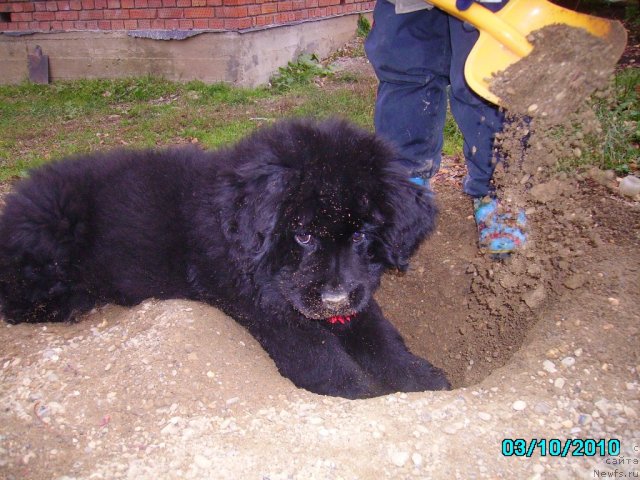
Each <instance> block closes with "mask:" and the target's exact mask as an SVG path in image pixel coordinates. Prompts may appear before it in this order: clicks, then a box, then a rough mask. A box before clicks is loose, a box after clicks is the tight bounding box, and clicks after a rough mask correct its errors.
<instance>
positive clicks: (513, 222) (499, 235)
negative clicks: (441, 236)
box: [473, 197, 527, 256]
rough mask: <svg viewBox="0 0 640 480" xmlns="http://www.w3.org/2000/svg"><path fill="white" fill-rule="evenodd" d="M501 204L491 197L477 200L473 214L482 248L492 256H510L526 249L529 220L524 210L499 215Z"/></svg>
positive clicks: (474, 201) (475, 200) (474, 202)
mask: <svg viewBox="0 0 640 480" xmlns="http://www.w3.org/2000/svg"><path fill="white" fill-rule="evenodd" d="M499 205H500V203H499V202H498V199H496V198H491V197H482V198H475V199H474V200H473V212H474V215H473V216H474V217H475V219H476V225H477V226H478V235H479V241H478V243H479V245H480V248H482V249H484V250H486V251H487V252H488V253H489V254H491V255H498V256H500V255H508V254H510V253H513V252H515V251H516V250H519V249H521V248H523V247H524V245H525V243H526V241H527V235H526V233H525V228H526V225H527V219H526V216H525V213H524V210H520V211H519V212H518V214H517V215H516V216H515V217H514V215H513V213H511V212H506V213H498V207H499Z"/></svg>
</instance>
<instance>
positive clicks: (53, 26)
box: [51, 21, 62, 30]
mask: <svg viewBox="0 0 640 480" xmlns="http://www.w3.org/2000/svg"><path fill="white" fill-rule="evenodd" d="M51 30H62V22H57V21H56V22H51Z"/></svg>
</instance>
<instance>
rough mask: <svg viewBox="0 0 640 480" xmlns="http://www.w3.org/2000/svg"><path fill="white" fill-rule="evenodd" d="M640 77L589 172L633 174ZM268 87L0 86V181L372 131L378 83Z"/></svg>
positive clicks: (156, 82) (594, 146)
mask: <svg viewBox="0 0 640 480" xmlns="http://www.w3.org/2000/svg"><path fill="white" fill-rule="evenodd" d="M639 83H640V78H639V70H638V69H629V70H627V71H625V72H623V73H622V74H620V75H619V76H618V77H617V79H616V85H615V86H614V91H615V93H616V96H615V99H614V100H613V101H610V100H609V101H605V100H602V101H600V104H598V105H597V111H598V116H599V117H600V121H601V123H602V125H603V129H602V131H603V136H604V137H605V138H604V139H602V138H589V139H586V140H585V141H586V142H587V143H589V142H590V143H589V148H588V150H589V152H588V153H589V155H591V156H590V157H589V155H585V156H584V157H585V158H587V157H589V158H590V160H589V161H591V162H593V163H595V164H597V165H599V166H604V167H606V168H614V169H616V170H617V171H618V172H620V173H623V172H624V171H626V170H631V171H633V170H635V169H637V159H638V143H640V135H639V133H638V122H639V121H640V118H639V117H640V114H639V109H638V92H637V85H638V84H639ZM272 84H273V86H272V87H271V88H269V87H261V88H254V89H247V88H237V87H233V86H231V85H228V84H213V85H211V84H204V83H202V82H189V83H176V82H170V81H167V80H163V79H159V78H153V77H141V78H129V79H122V80H82V81H74V82H59V83H55V84H53V85H44V86H43V85H34V84H30V83H23V84H20V85H16V86H0V181H6V180H8V179H11V178H14V177H20V176H24V175H26V172H27V171H28V170H29V169H30V168H33V167H35V166H38V165H41V164H43V163H45V162H47V161H50V160H53V159H57V158H60V157H63V156H66V155H73V154H78V153H86V152H90V151H93V150H103V149H109V148H114V147H130V148H143V147H157V146H164V145H172V144H180V143H196V142H197V143H199V144H201V145H203V146H204V147H208V148H215V147H219V146H222V145H226V144H229V143H232V142H234V141H236V140H238V139H239V138H241V137H242V136H244V135H246V134H247V133H249V132H250V131H252V130H253V129H255V128H257V127H258V126H260V125H263V124H265V123H269V122H271V121H274V120H276V119H278V118H282V117H291V116H313V117H317V118H325V117H330V116H339V117H343V118H347V119H349V120H351V121H354V122H356V123H358V124H359V125H361V126H363V127H365V128H368V129H370V130H373V109H374V103H375V95H376V87H377V82H376V80H375V79H374V78H371V77H364V76H362V75H361V74H357V73H345V72H342V73H335V74H334V73H332V72H331V71H330V70H329V69H327V68H326V67H324V66H322V65H321V64H320V63H319V62H318V61H317V59H316V58H314V57H313V56H308V57H301V58H300V59H299V60H298V62H294V63H290V64H288V65H287V66H285V67H283V68H282V69H280V72H279V76H278V77H276V78H274V79H273V81H272ZM461 151H462V136H461V134H460V131H459V130H458V128H457V126H456V124H455V122H454V121H453V118H452V117H451V115H450V114H448V115H447V122H446V126H445V144H444V154H445V155H454V156H459V155H461Z"/></svg>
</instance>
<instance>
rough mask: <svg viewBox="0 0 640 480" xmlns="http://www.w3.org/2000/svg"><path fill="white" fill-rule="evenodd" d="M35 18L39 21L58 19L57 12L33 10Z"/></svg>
mask: <svg viewBox="0 0 640 480" xmlns="http://www.w3.org/2000/svg"><path fill="white" fill-rule="evenodd" d="M33 19H34V20H37V21H39V22H50V21H52V20H55V19H56V14H55V12H33Z"/></svg>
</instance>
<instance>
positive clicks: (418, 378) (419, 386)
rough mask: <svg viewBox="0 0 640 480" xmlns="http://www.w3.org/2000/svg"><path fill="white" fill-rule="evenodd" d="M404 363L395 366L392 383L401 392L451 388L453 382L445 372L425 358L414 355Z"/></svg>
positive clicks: (391, 378)
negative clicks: (450, 381)
mask: <svg viewBox="0 0 640 480" xmlns="http://www.w3.org/2000/svg"><path fill="white" fill-rule="evenodd" d="M412 357H413V358H411V359H410V360H409V361H408V362H406V363H404V364H403V365H401V366H400V365H397V366H395V368H394V371H395V373H394V374H393V376H392V377H390V382H389V383H390V385H391V386H392V387H393V388H395V389H396V390H397V391H400V392H421V391H425V390H451V383H449V380H448V379H447V376H446V375H445V373H444V372H443V371H442V370H440V369H439V368H437V367H434V366H433V365H431V364H430V363H429V362H428V361H426V360H424V359H423V358H420V357H416V356H412Z"/></svg>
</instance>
